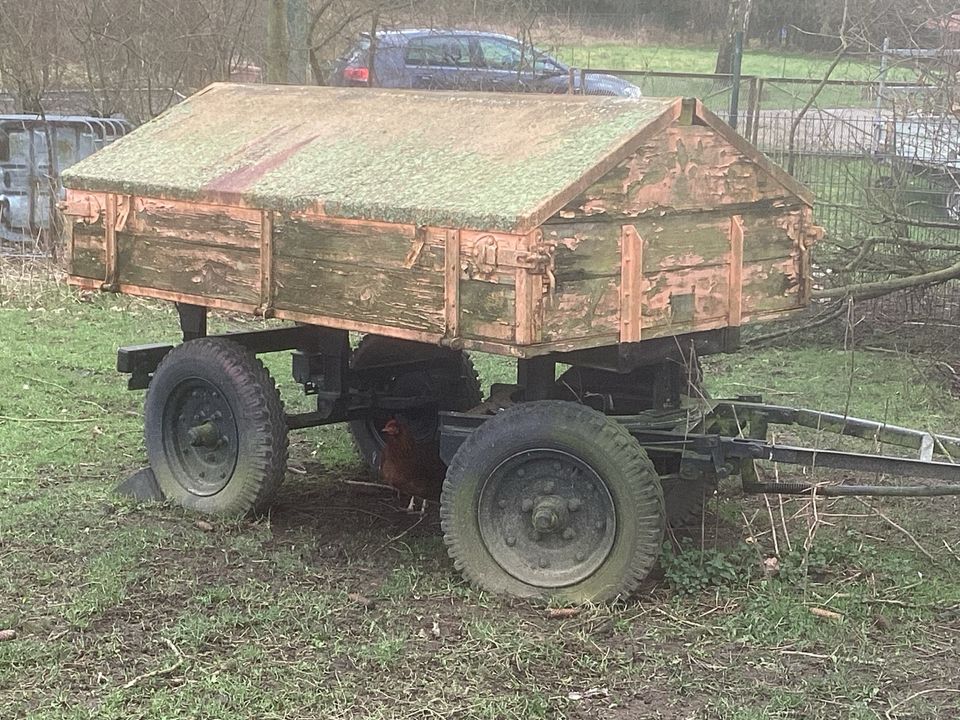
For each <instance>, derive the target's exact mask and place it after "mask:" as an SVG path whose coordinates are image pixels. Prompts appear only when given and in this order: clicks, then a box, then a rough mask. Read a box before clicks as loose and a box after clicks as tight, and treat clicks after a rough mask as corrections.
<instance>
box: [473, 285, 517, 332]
mask: <svg viewBox="0 0 960 720" xmlns="http://www.w3.org/2000/svg"><path fill="white" fill-rule="evenodd" d="M515 305H516V293H515V290H514V287H513V286H512V285H497V284H493V283H486V282H483V281H482V280H461V281H460V334H461V335H462V336H463V337H464V338H471V339H488V340H502V341H505V342H513V340H514V333H515V328H516V325H515V317H516V311H515V309H514V308H515Z"/></svg>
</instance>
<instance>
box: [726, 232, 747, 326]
mask: <svg viewBox="0 0 960 720" xmlns="http://www.w3.org/2000/svg"><path fill="white" fill-rule="evenodd" d="M729 273H730V274H729V280H728V285H727V291H728V293H729V295H728V300H727V323H728V324H729V325H730V326H731V327H739V326H740V318H741V316H742V314H743V292H742V291H743V286H742V281H743V217H742V216H740V215H734V216H733V217H732V218H730V270H729Z"/></svg>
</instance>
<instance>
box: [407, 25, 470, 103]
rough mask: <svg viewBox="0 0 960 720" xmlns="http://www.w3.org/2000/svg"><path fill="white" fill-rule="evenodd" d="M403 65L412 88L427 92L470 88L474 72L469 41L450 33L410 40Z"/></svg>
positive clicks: (421, 36)
mask: <svg viewBox="0 0 960 720" xmlns="http://www.w3.org/2000/svg"><path fill="white" fill-rule="evenodd" d="M404 64H405V66H406V70H407V74H408V75H409V76H410V87H414V88H420V89H424V90H456V89H464V88H469V85H470V83H471V81H472V78H471V75H472V70H473V69H474V64H473V63H472V61H471V55H470V44H469V42H468V41H467V39H466V38H463V37H460V36H457V35H454V34H451V33H431V34H429V35H420V36H417V37H412V38H410V40H409V41H408V42H407V49H406V54H405V57H404Z"/></svg>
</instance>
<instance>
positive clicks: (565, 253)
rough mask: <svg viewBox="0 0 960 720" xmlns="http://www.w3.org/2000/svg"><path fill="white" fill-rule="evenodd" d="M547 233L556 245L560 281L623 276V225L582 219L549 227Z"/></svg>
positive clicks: (555, 257) (545, 229) (555, 265)
mask: <svg viewBox="0 0 960 720" xmlns="http://www.w3.org/2000/svg"><path fill="white" fill-rule="evenodd" d="M543 232H544V238H545V239H546V240H547V241H548V242H550V243H551V244H552V245H553V246H554V250H553V254H554V268H553V274H554V277H555V278H556V280H557V282H558V283H562V282H565V281H569V280H587V279H590V278H600V277H608V278H609V277H620V225H617V224H613V223H606V222H591V221H589V220H578V221H569V222H563V223H559V224H551V225H548V226H545V227H544V228H543Z"/></svg>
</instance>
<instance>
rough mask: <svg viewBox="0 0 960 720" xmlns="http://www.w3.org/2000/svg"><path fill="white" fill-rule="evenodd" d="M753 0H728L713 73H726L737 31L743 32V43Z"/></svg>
mask: <svg viewBox="0 0 960 720" xmlns="http://www.w3.org/2000/svg"><path fill="white" fill-rule="evenodd" d="M752 7H753V0H729V5H727V24H726V28H725V32H724V35H723V43H722V44H721V45H720V49H719V50H718V51H717V66H716V68H714V72H715V73H728V72H730V68H731V66H732V63H733V45H734V42H735V38H736V35H737V33H738V32H743V37H744V43H746V38H747V28H748V26H749V25H750V10H751V8H752Z"/></svg>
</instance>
